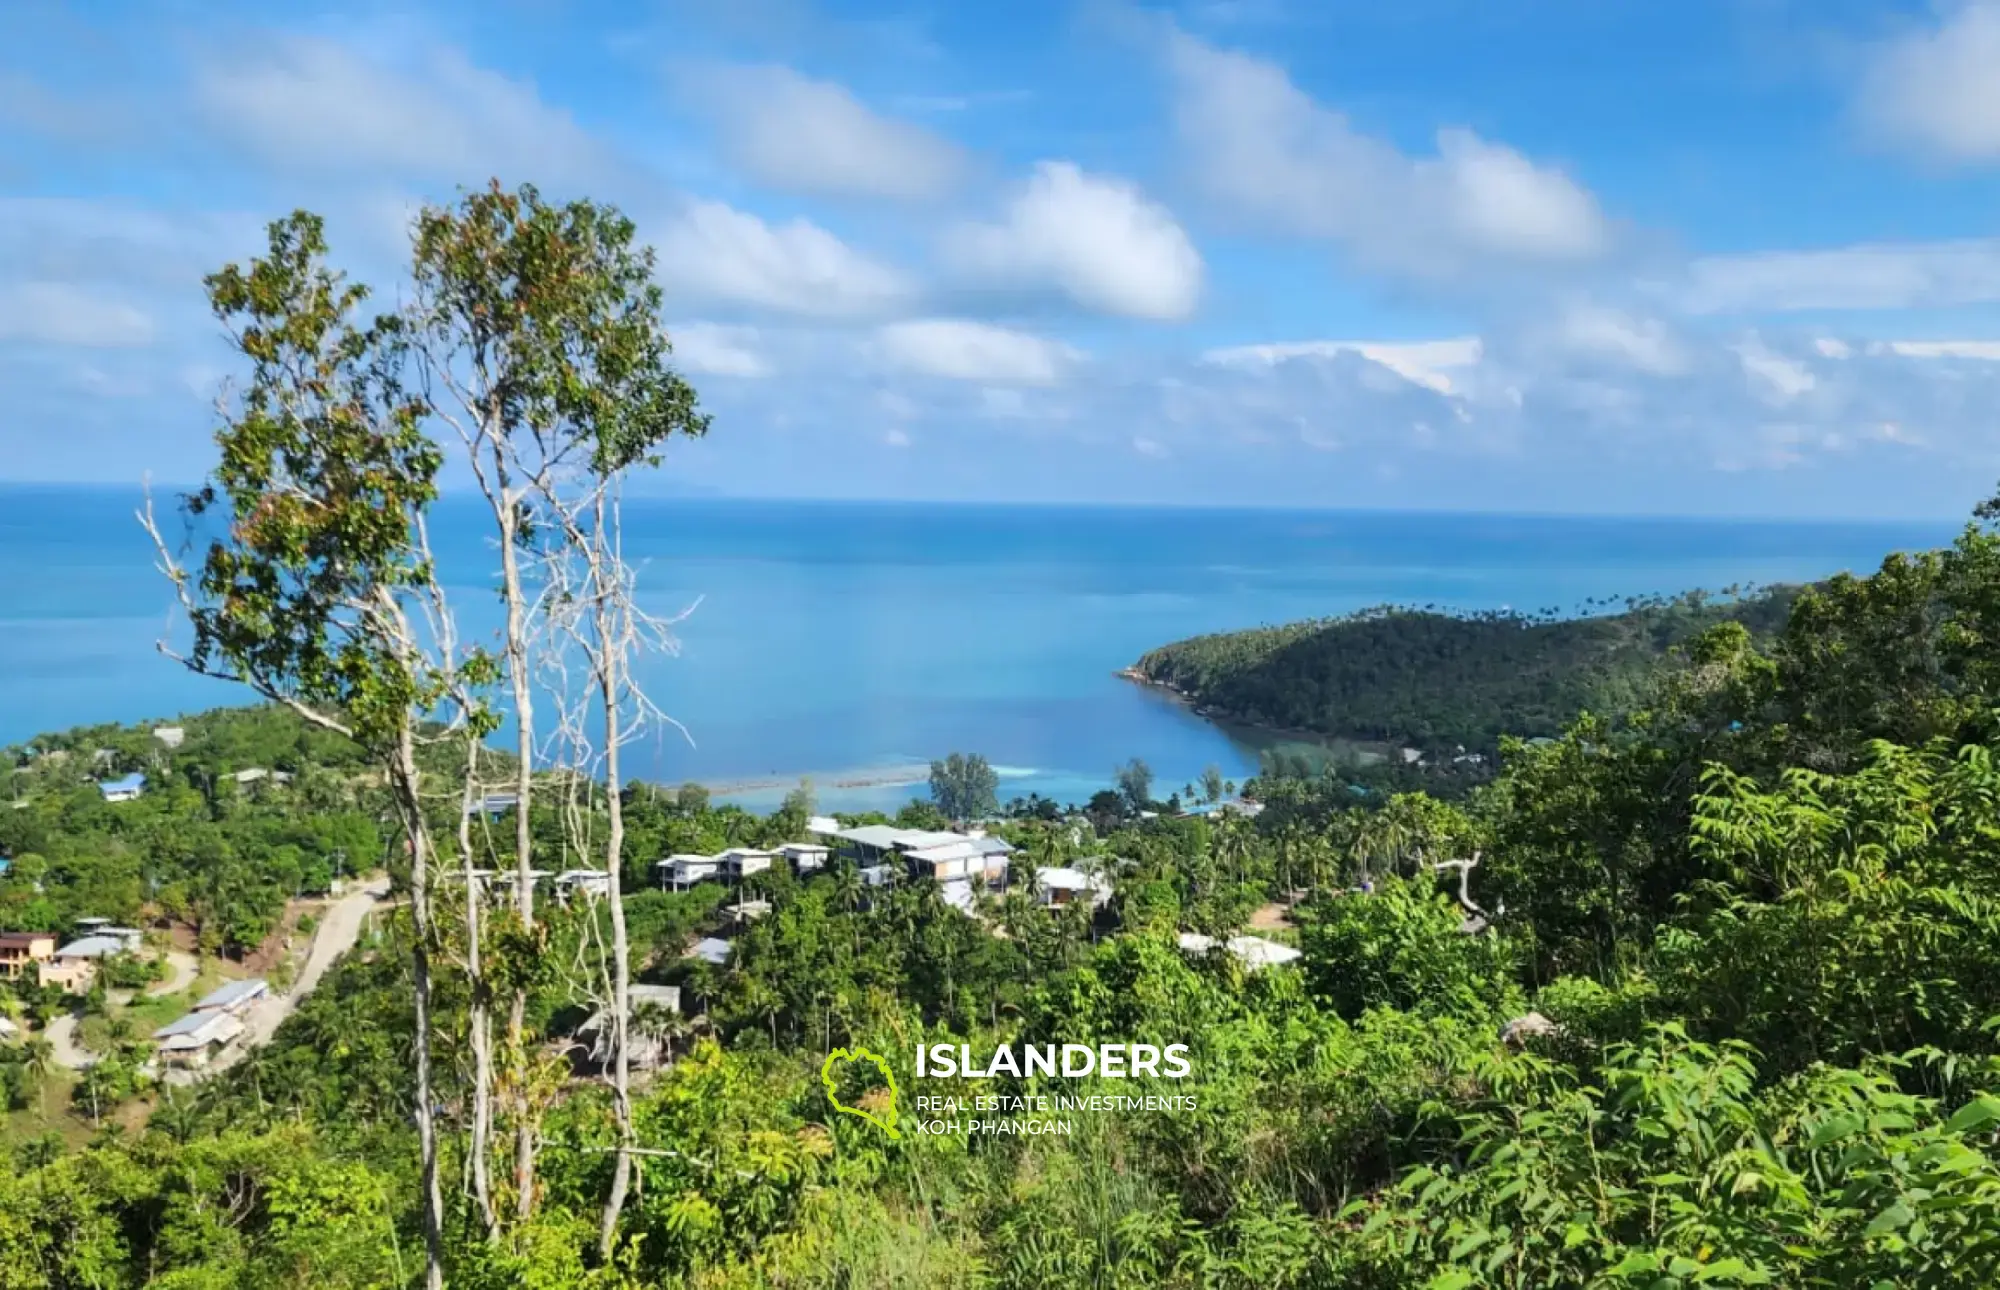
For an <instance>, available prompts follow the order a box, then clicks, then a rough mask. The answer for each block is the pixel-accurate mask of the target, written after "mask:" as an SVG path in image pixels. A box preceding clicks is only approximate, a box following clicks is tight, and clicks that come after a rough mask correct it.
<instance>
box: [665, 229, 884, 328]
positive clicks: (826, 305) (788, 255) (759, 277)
mask: <svg viewBox="0 0 2000 1290" xmlns="http://www.w3.org/2000/svg"><path fill="white" fill-rule="evenodd" d="M654 245H655V247H656V249H657V250H658V252H659V260H660V278H661V282H662V284H663V286H664V289H665V291H666V293H667V298H668V299H669V300H678V299H681V298H684V297H694V298H699V299H707V300H719V301H726V302H730V303H735V304H742V305H752V306H756V307H759V308H764V309H775V310H780V311H783V312H787V313H796V314H805V315H818V316H823V317H842V316H853V315H863V314H871V313H877V312H880V311H882V310H884V309H887V308H889V307H891V306H893V305H895V304H897V303H898V302H901V301H904V300H907V299H908V298H909V297H910V296H911V295H912V293H913V288H912V286H911V284H910V283H909V282H908V281H907V280H906V279H905V278H904V276H903V275H902V274H901V273H899V272H897V271H896V270H894V269H892V268H890V267H888V266H887V265H884V264H880V263H878V262H876V261H875V260H872V259H870V258H869V257H867V256H865V255H863V254H861V253H860V252H858V251H856V250H854V249H853V248H852V247H850V246H848V245H847V244H846V243H845V242H843V241H841V240H840V239H839V238H837V237H835V236H834V235H833V234H831V233H829V232H827V231H826V230H825V229H823V228H821V227H819V225H817V224H814V223H811V222H810V221H808V220H804V219H794V220H791V221H790V222H788V223H784V224H776V225H773V224H767V223H765V222H764V221H763V220H762V219H759V218H758V217H757V216H755V215H752V214H749V213H747V212H744V211H739V210H736V209H734V208H733V207H730V206H727V205H724V204H723V203H721V202H713V201H699V200H698V201H693V202H690V203H689V204H688V206H687V207H686V209H685V210H683V211H682V212H681V213H680V215H679V216H678V217H677V218H675V219H674V220H673V221H671V222H670V223H669V224H668V225H667V227H666V228H665V230H664V231H663V232H661V233H660V235H659V236H658V237H656V238H655V239H654Z"/></svg>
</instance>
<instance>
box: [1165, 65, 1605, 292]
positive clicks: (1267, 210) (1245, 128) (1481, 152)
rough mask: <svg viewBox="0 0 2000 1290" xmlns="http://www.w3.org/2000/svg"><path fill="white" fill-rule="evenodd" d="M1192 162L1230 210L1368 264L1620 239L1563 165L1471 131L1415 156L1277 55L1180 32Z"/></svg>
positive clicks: (1562, 260) (1447, 261)
mask: <svg viewBox="0 0 2000 1290" xmlns="http://www.w3.org/2000/svg"><path fill="white" fill-rule="evenodd" d="M1168 41H1169V48H1168V63H1169V67H1170V69H1171V71H1172V73H1173V75H1174V79H1175V82H1176V86H1177V103H1176V116H1177V120H1178V126H1179V131H1180V135H1181V138H1182V141H1183V143H1184V144H1185V146H1186V147H1187V149H1188V153H1189V157H1188V160H1189V163H1190V165H1191V166H1192V167H1193V168H1194V170H1195V173H1196V174H1197V175H1198V177H1199V178H1200V180H1201V182H1203V183H1204V184H1205V185H1206V186H1207V187H1208V189H1209V191H1210V193H1211V195H1212V196H1213V197H1214V199H1215V200H1216V201H1217V202H1218V203H1220V204H1222V205H1223V206H1225V207H1227V208H1230V209H1232V210H1234V211H1236V212H1238V213H1239V214H1241V215H1243V216H1246V217H1248V218H1250V219H1253V220H1255V221H1256V222H1259V223H1261V224H1264V225H1266V226H1269V227H1272V228H1275V229H1278V230H1280V231H1283V232H1287V233H1292V234H1297V235H1303V236H1308V237H1317V238H1325V239H1328V240H1331V241H1334V242H1337V243H1339V244H1341V245H1343V246H1344V247H1346V248H1347V249H1348V251H1349V252H1350V253H1351V254H1352V255H1353V256H1354V258H1355V259H1356V260H1357V261H1358V262H1360V263H1362V264H1364V265H1366V266H1369V267H1372V268H1378V269H1385V270H1390V271H1394V272H1398V273H1404V274H1409V275H1412V276H1416V277H1424V278H1447V277H1455V276H1461V275H1465V274H1468V273H1471V272H1473V271H1475V270H1477V269H1480V268H1482V267H1484V266H1487V265H1490V264H1494V263H1496V262H1500V263H1514V264H1540V265H1551V264H1574V263H1581V262H1586V261H1590V260H1594V259H1596V258H1598V257H1600V256H1602V255H1603V254H1605V253H1606V252H1607V251H1608V250H1609V249H1610V247H1611V244H1612V240H1613V238H1612V230H1611V227H1610V225H1609V223H1608V221H1607V220H1606V219H1605V217H1604V215H1603V213H1602V212H1601V211H1600V210H1599V209H1598V205H1597V202H1596V199H1595V198H1593V197H1592V196H1591V194H1590V193H1589V192H1588V191H1587V190H1585V189H1584V188H1583V187H1582V186H1581V185H1580V184H1578V183H1577V182H1576V181H1575V180H1573V179H1571V178H1570V177H1569V176H1568V175H1566V174H1564V173H1563V172H1561V171H1560V170H1556V169H1553V168H1551V167H1548V166H1544V165H1538V164H1536V163H1535V162H1533V161H1531V160H1529V159H1528V158H1526V157H1524V156H1522V155H1521V154H1520V153H1518V152H1516V151H1514V150H1513V149H1512V148H1509V147H1507V146H1505V145H1504V144H1498V143H1491V142H1488V141H1486V140H1484V139H1481V138H1479V137H1478V136H1477V135H1475V134H1473V133H1471V132H1470V131H1467V130H1455V129H1447V130H1441V131H1440V132H1439V133H1438V136H1437V154H1436V155H1435V156H1430V157H1413V156H1409V155H1406V154H1404V153H1403V152H1401V151H1399V150H1398V149H1397V148H1396V147H1395V146H1394V145H1392V144H1390V143H1387V142H1385V141H1383V140H1380V139H1376V138H1372V137H1370V136H1368V135H1365V134H1363V133H1361V132H1360V131H1358V130H1356V129H1355V128H1354V127H1353V126H1352V125H1351V124H1350V123H1349V122H1348V120H1347V118H1345V117H1344V116H1342V115H1340V114H1339V113H1337V112H1334V111H1331V110H1329V109H1327V108H1325V107H1322V106H1321V105H1320V104H1318V103H1316V102H1314V101H1313V100H1312V99H1311V98H1310V97H1308V96H1307V95H1306V94H1305V93H1303V92H1302V91H1300V90H1299V89H1298V87H1297V86H1295V85H1293V84H1292V82H1291V80H1290V78H1289V77H1288V76H1287V75H1286V74H1285V72H1284V70H1283V69H1282V68H1280V67H1278V66H1277V65H1275V64H1273V63H1269V62H1265V61H1263V60H1262V59H1258V58H1254V57H1252V56H1250V55H1248V54H1243V53H1237V52H1233V51H1227V50H1220V49H1217V48H1215V47H1213V46H1211V45H1208V44H1205V43H1204V42H1202V41H1200V40H1197V39H1195V38H1194V37H1192V36H1189V35H1186V34H1185V33H1183V32H1179V31H1174V32H1171V33H1170V35H1169V37H1168Z"/></svg>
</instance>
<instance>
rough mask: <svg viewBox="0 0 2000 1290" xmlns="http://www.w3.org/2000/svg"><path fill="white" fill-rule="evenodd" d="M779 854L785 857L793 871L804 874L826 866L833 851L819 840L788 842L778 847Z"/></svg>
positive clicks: (815, 871)
mask: <svg viewBox="0 0 2000 1290" xmlns="http://www.w3.org/2000/svg"><path fill="white" fill-rule="evenodd" d="M778 854H779V855H781V856H783V857H784V858H785V863H786V864H788V865H790V866H791V867H792V872H793V873H796V874H800V875H804V874H809V873H817V872H818V871H819V870H821V869H824V868H826V862H827V860H828V859H829V858H830V857H831V856H832V854H833V852H832V849H831V848H829V847H826V846H823V845H821V844H820V843H818V842H787V843H785V844H784V845H783V846H781V847H779V848H778Z"/></svg>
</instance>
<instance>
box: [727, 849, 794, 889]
mask: <svg viewBox="0 0 2000 1290" xmlns="http://www.w3.org/2000/svg"><path fill="white" fill-rule="evenodd" d="M777 854H778V853H777V852H775V851H759V850H757V849H756V848H754V847H730V848H729V849H728V850H726V851H722V852H720V853H718V854H717V855H716V857H715V858H716V860H717V861H718V862H720V864H721V865H722V874H723V876H724V877H726V878H728V879H730V880H732V881H734V882H741V881H743V880H744V879H745V878H748V877H749V876H750V875H751V874H753V873H762V872H764V871H765V870H766V869H769V868H770V867H771V861H772V859H773V858H774V857H776V855H777Z"/></svg>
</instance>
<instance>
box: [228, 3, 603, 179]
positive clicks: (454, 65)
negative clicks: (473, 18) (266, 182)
mask: <svg viewBox="0 0 2000 1290" xmlns="http://www.w3.org/2000/svg"><path fill="white" fill-rule="evenodd" d="M195 93H196V101H197V103H198V105H199V107H200V108H201V109H202V110H203V112H204V113H205V115H206V117H207V119H208V120H209V122H210V124H211V125H212V126H213V127H214V128H215V129H217V130H218V131H221V132H223V133H225V134H228V135H230V136H232V137H234V138H236V139H238V140H240V141H241V142H243V143H244V144H246V145H248V146H249V147H251V148H252V149H254V150H255V151H256V152H257V153H258V155H259V156H260V157H262V158H263V159H264V160H265V161H267V162H270V163H272V164H275V165H280V166H285V167H288V168H293V169H298V170H320V171H341V172H354V173H367V174H370V175H374V176H377V177H380V176H382V175H384V174H385V173H387V174H395V175H405V176H409V175H423V176H427V177H441V178H446V179H449V180H452V181H454V182H460V183H463V182H470V181H472V180H473V179H476V177H477V176H479V175H481V174H499V175H501V177H502V178H503V180H504V181H506V182H518V181H520V180H523V179H529V178H532V179H535V180H537V181H540V182H544V183H550V182H562V181H566V180H574V179H583V178H589V177H593V176H598V175H601V174H602V173H604V171H605V170H606V169H607V168H608V159H607V156H606V153H605V150H604V149H603V147H602V146H601V145H600V144H599V143H598V142H597V141H596V140H595V139H593V138H592V137H591V136H590V134H588V133H587V132H586V131H585V130H584V129H583V128H582V127H581V126H579V125H578V124H577V123H576V121H575V120H574V119H573V118H572V117H571V116H570V115H569V113H568V112H566V111H563V110H560V109H558V108H554V107H551V106H549V105H548V104H547V103H544V102H543V101H542V99H541V97H540V96H539V95H538V94H537V93H536V91H535V89H534V87H533V86H532V85H528V84H525V83H522V82H518V81H513V80H509V79H508V78H507V77H505V76H502V75H500V74H498V73H496V72H492V71H488V70H486V69H485V68H481V67H478V66H475V65H474V64H473V63H472V62H470V61H469V60H468V59H467V58H466V57H465V55H464V54H463V53H461V52H460V51H458V50H455V49H432V50H429V51H426V52H425V53H423V54H422V55H419V56H416V57H414V58H412V59H411V60H410V61H409V62H407V63H404V64H401V65H395V64H391V63H388V62H385V61H381V60H376V59H370V58H366V57H363V56H362V55H361V54H360V53H358V52H357V51H356V50H354V49H353V48H350V47H348V46H346V45H343V44H341V43H340V42H338V41H335V40H330V39H327V38H324V37H317V36H298V35H291V36H284V37H281V38H277V39H274V40H272V41H270V42H269V43H268V44H265V45H262V46H258V47H254V48H250V49H231V50H229V51H227V52H224V53H219V54H217V55H216V56H214V57H212V58H211V59H209V60H208V61H207V62H206V63H205V64H204V66H203V67H202V68H201V70H200V73H199V75H198V77H197V80H196V83H195Z"/></svg>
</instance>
